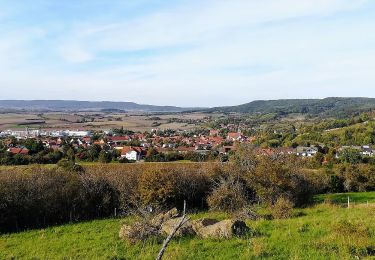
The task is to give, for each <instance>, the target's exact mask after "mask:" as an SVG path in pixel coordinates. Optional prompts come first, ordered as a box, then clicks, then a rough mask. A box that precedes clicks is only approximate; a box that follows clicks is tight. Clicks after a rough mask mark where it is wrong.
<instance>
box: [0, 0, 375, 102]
mask: <svg viewBox="0 0 375 260" xmlns="http://www.w3.org/2000/svg"><path fill="white" fill-rule="evenodd" d="M374 13H375V1H371V0H231V1H227V0H206V1H205V0H201V1H198V0H189V1H188V0H180V1H178V0H174V1H170V0H163V1H162V0H156V1H146V0H123V1H115V0H112V1H97V0H81V1H75V0H66V1H60V0H22V1H14V0H0V90H1V91H0V99H70V100H71V99H74V100H113V101H134V102H138V103H147V104H157V105H177V106H218V105H235V104H241V103H246V102H249V101H252V100H256V99H279V98H322V97H328V96H367V97H375V84H374V83H375V72H374V68H375V29H374V28H375V16H374Z"/></svg>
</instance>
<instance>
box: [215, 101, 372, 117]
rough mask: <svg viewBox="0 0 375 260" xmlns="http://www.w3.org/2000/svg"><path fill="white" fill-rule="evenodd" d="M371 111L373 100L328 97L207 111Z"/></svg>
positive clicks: (331, 113) (338, 113) (329, 113)
mask: <svg viewBox="0 0 375 260" xmlns="http://www.w3.org/2000/svg"><path fill="white" fill-rule="evenodd" d="M371 109H375V98H339V97H330V98H324V99H280V100H257V101H253V102H250V103H246V104H243V105H239V106H228V107H215V108H211V109H209V111H210V112H216V111H217V112H225V113H231V112H237V113H277V114H279V115H287V114H292V113H299V114H309V115H325V116H345V115H349V114H354V113H359V112H363V111H368V110H371Z"/></svg>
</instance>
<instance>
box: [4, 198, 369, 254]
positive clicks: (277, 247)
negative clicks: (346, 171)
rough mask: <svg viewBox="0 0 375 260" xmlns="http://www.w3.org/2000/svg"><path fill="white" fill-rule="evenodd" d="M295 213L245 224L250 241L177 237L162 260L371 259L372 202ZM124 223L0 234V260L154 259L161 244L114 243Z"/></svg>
mask: <svg viewBox="0 0 375 260" xmlns="http://www.w3.org/2000/svg"><path fill="white" fill-rule="evenodd" d="M373 195H375V194H373ZM374 197H375V196H374ZM374 197H372V198H373V199H374ZM296 213H299V217H294V218H292V219H287V220H272V221H269V220H261V221H249V222H248V225H249V226H251V227H252V228H253V229H255V230H256V231H257V233H259V235H257V236H256V237H252V238H243V239H238V238H234V239H230V240H201V239H198V238H182V239H175V240H174V241H173V242H172V243H171V245H170V247H169V248H168V250H167V253H166V256H167V257H166V259H236V258H238V259H254V258H257V257H263V258H271V259H290V258H292V259H349V258H354V257H355V256H360V257H368V258H369V259H375V248H374V245H375V225H374V219H375V205H374V204H370V206H369V207H367V206H365V205H357V206H355V207H354V208H352V209H346V208H343V207H339V206H331V205H324V204H322V205H317V206H315V207H312V208H307V209H300V210H297V212H296ZM203 216H211V217H216V218H219V219H223V218H225V214H222V213H221V214H217V213H200V214H199V215H193V216H192V217H193V218H198V217H203ZM124 221H129V219H125V220H119V219H108V220H96V221H90V222H86V223H79V224H71V225H64V226H59V227H52V228H47V229H44V230H32V231H27V232H22V233H17V234H9V235H1V236H0V259H8V258H12V257H15V258H22V259H24V258H26V259H30V258H37V259H46V258H48V259H62V258H67V259H69V258H72V259H109V258H112V259H153V258H154V257H155V255H156V254H157V252H158V250H159V248H160V243H157V242H156V241H154V240H150V241H147V242H146V243H145V244H144V245H142V244H136V245H130V244H128V243H126V242H122V241H120V240H119V239H118V237H117V235H118V231H119V228H120V225H121V222H124ZM369 254H373V256H372V257H373V258H371V256H369Z"/></svg>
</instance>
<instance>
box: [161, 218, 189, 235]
mask: <svg viewBox="0 0 375 260" xmlns="http://www.w3.org/2000/svg"><path fill="white" fill-rule="evenodd" d="M180 221H181V218H173V219H170V220H167V221H165V222H164V223H163V225H162V226H161V231H162V232H163V233H164V234H166V235H169V234H171V233H172V231H173V230H174V229H175V227H176V226H177V225H178V223H180ZM195 234H196V233H195V231H194V229H193V226H192V224H191V221H189V220H188V221H186V222H185V224H183V225H182V226H181V227H180V228H179V229H178V230H177V232H176V234H175V236H177V237H182V236H189V235H195Z"/></svg>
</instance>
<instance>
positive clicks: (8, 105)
mask: <svg viewBox="0 0 375 260" xmlns="http://www.w3.org/2000/svg"><path fill="white" fill-rule="evenodd" d="M0 109H14V110H28V111H30V110H33V111H44V110H46V111H102V110H104V111H115V110H122V111H144V112H181V111H186V110H190V109H191V108H181V107H174V106H153V105H141V104H137V103H133V102H110V101H100V102H99V101H75V100H0Z"/></svg>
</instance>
